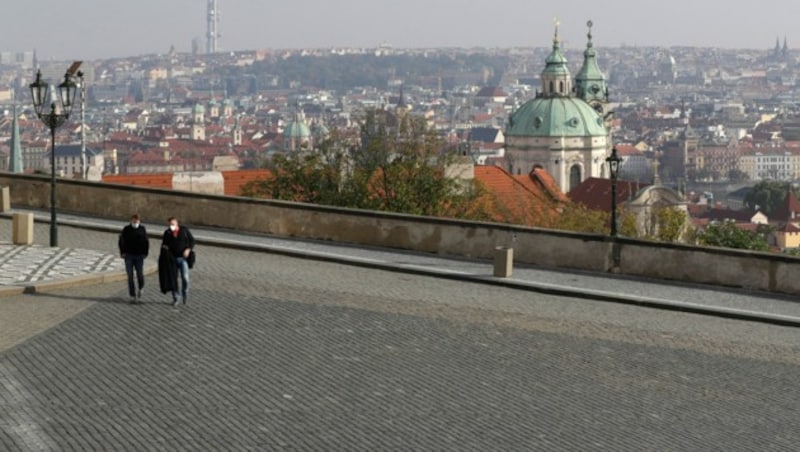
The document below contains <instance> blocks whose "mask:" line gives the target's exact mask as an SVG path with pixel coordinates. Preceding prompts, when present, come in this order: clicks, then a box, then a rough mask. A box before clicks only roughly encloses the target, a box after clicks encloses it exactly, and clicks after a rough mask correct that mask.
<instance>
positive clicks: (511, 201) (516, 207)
mask: <svg viewBox="0 0 800 452" xmlns="http://www.w3.org/2000/svg"><path fill="white" fill-rule="evenodd" d="M475 179H476V180H477V181H478V182H479V183H480V184H481V185H482V186H483V187H484V188H485V189H486V191H487V195H486V196H485V197H484V199H482V200H479V203H481V204H482V206H483V208H484V209H486V210H487V213H488V214H489V215H490V216H491V219H492V220H493V221H497V222H504V223H514V224H522V225H527V226H542V227H546V226H548V225H551V224H553V221H554V219H555V218H556V217H557V216H558V212H559V207H561V205H562V204H563V203H564V202H565V201H566V197H565V196H564V194H563V193H560V192H559V191H558V188H557V187H556V186H555V182H554V181H553V179H552V177H551V176H550V175H549V174H548V173H547V172H546V171H545V170H543V169H541V168H537V169H536V170H534V172H532V173H531V174H529V175H525V176H513V175H511V174H510V173H509V172H507V171H506V170H504V169H502V168H500V167H498V166H476V167H475Z"/></svg>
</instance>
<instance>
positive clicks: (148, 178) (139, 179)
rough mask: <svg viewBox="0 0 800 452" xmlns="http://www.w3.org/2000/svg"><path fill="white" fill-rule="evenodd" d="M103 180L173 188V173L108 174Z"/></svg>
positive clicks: (123, 183)
mask: <svg viewBox="0 0 800 452" xmlns="http://www.w3.org/2000/svg"><path fill="white" fill-rule="evenodd" d="M103 182H106V183H109V184H121V185H135V186H139V187H148V188H164V189H167V190H172V173H158V174H108V175H104V176H103Z"/></svg>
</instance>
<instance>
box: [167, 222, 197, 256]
mask: <svg viewBox="0 0 800 452" xmlns="http://www.w3.org/2000/svg"><path fill="white" fill-rule="evenodd" d="M161 245H162V246H166V247H167V249H168V250H169V252H170V254H172V255H173V256H174V257H182V256H183V251H184V250H185V249H186V248H189V249H192V248H194V236H193V235H192V233H191V231H189V228H187V227H186V226H179V227H178V236H177V237H175V236H174V235H173V234H172V231H170V230H169V229H167V230H166V231H164V238H163V239H162V241H161Z"/></svg>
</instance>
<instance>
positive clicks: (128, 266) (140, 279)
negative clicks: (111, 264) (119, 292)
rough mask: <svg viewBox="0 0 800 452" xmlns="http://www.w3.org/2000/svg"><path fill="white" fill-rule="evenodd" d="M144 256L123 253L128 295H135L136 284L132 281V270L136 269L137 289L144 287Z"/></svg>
mask: <svg viewBox="0 0 800 452" xmlns="http://www.w3.org/2000/svg"><path fill="white" fill-rule="evenodd" d="M143 267H144V256H142V255H141V254H126V255H125V273H127V274H128V293H129V294H130V296H132V297H135V296H136V285H134V283H133V272H134V271H136V282H137V283H138V284H139V290H142V289H143V288H144V273H142V271H143V270H142V268H143Z"/></svg>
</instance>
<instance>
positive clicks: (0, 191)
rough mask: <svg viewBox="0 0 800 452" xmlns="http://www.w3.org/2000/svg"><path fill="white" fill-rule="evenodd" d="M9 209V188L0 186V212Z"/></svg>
mask: <svg viewBox="0 0 800 452" xmlns="http://www.w3.org/2000/svg"><path fill="white" fill-rule="evenodd" d="M9 210H11V189H10V188H9V187H0V212H8V211H9Z"/></svg>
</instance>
